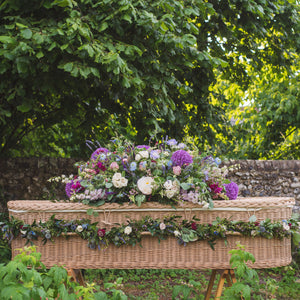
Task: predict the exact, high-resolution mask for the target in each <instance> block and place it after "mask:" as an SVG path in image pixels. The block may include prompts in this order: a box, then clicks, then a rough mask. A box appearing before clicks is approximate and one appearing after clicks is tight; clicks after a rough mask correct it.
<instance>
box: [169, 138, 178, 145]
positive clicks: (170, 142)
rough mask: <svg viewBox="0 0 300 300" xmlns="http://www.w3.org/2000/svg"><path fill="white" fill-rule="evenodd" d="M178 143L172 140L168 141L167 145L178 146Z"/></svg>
mask: <svg viewBox="0 0 300 300" xmlns="http://www.w3.org/2000/svg"><path fill="white" fill-rule="evenodd" d="M177 143H178V142H177V141H176V140H175V139H171V140H168V141H167V145H169V146H176V145H177Z"/></svg>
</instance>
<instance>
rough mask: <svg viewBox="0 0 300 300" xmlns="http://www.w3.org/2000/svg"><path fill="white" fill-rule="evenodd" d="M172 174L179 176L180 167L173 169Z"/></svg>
mask: <svg viewBox="0 0 300 300" xmlns="http://www.w3.org/2000/svg"><path fill="white" fill-rule="evenodd" d="M173 173H174V174H175V175H180V173H181V167H180V166H175V167H173Z"/></svg>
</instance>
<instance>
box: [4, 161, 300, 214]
mask: <svg viewBox="0 0 300 300" xmlns="http://www.w3.org/2000/svg"><path fill="white" fill-rule="evenodd" d="M76 161H78V159H63V158H16V159H0V201H1V202H2V206H4V205H3V203H4V202H5V200H17V199H18V200H23V199H32V200H34V199H53V197H54V195H56V196H55V197H56V199H65V198H66V196H65V193H64V187H63V186H62V185H59V186H57V188H56V189H55V190H53V189H52V187H51V185H50V184H49V182H47V180H48V179H49V178H50V177H53V176H57V175H61V174H66V175H69V174H74V173H76V168H75V167H74V163H75V162H76ZM233 164H239V165H240V168H239V170H237V171H235V172H234V173H230V175H229V178H230V179H231V180H232V181H235V182H236V183H237V184H238V185H239V188H240V193H239V196H240V197H243V196H244V197H245V196H248V197H249V196H263V197H264V196H289V197H294V198H295V199H296V203H297V204H296V206H295V207H294V211H295V212H299V213H300V161H293V160H289V161H278V160H277V161H257V160H239V161H229V162H227V163H226V165H233Z"/></svg>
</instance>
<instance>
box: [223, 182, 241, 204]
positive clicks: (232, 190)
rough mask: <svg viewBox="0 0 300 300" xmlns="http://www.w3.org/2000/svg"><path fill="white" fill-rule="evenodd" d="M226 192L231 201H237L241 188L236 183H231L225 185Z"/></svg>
mask: <svg viewBox="0 0 300 300" xmlns="http://www.w3.org/2000/svg"><path fill="white" fill-rule="evenodd" d="M224 186H225V190H226V196H227V197H228V198H229V199H230V200H235V199H236V198H237V196H238V193H239V187H238V185H237V184H236V183H235V182H230V183H228V184H224Z"/></svg>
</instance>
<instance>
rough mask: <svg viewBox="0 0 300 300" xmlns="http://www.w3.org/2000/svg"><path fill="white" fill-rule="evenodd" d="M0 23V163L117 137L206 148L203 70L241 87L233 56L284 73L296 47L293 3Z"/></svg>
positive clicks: (193, 1) (164, 6)
mask: <svg viewBox="0 0 300 300" xmlns="http://www.w3.org/2000/svg"><path fill="white" fill-rule="evenodd" d="M0 16H1V18H0V58H1V64H0V76H1V78H0V132H1V136H2V140H1V143H0V144H1V148H0V153H1V155H2V156H20V155H45V154H49V153H51V154H53V155H60V156H64V155H67V156H81V155H83V153H84V150H85V145H84V143H83V141H84V140H86V139H91V140H100V141H105V140H107V139H109V138H110V137H111V136H114V135H115V134H116V133H119V134H123V135H127V136H128V137H132V138H134V139H135V140H136V141H137V142H143V140H144V137H145V136H149V135H151V134H154V133H159V134H164V135H165V134H169V135H170V136H172V137H174V138H180V137H182V136H183V135H184V134H190V135H191V136H193V137H195V138H197V140H198V142H199V143H202V144H203V145H210V146H212V147H215V145H216V137H217V136H218V135H220V134H223V135H224V136H226V132H227V129H226V124H227V121H226V118H225V112H224V111H225V108H226V98H225V97H224V95H222V94H221V95H220V94H217V93H216V92H215V91H210V90H209V87H210V86H211V85H212V84H213V83H214V82H215V73H214V70H215V69H219V70H220V71H221V72H222V74H223V75H224V76H225V78H227V79H228V80H229V81H230V82H236V83H237V84H238V85H239V86H242V87H247V86H248V85H249V82H250V81H249V75H248V73H247V66H246V65H245V64H244V63H241V62H240V61H239V59H238V58H239V57H241V56H243V57H245V58H247V62H248V63H249V64H250V65H251V66H252V68H253V69H259V68H261V66H262V65H263V64H264V63H265V62H267V63H268V64H271V65H275V66H282V67H283V68H284V69H286V70H287V72H289V67H290V65H291V64H292V59H291V58H290V57H289V55H288V51H289V49H296V50H298V49H299V40H300V39H299V30H296V29H297V26H298V27H299V14H298V5H297V1H295V0H289V1H282V0H276V1H267V0H256V1H254V0H209V1H204V0H185V1H183V0H177V1H176V0H175V1H174V0H172V1H171V0H164V1H162V0H154V1H143V0H102V1H101V0H100V1H98V0H97V1H96V0H76V1H75V0H44V1H37V0H35V1H33V0H31V1H29V0H24V1H18V0H6V1H1V4H0ZM232 53H235V54H236V55H230V54H232ZM210 95H211V97H210ZM212 96H213V97H214V99H217V101H213V100H212V99H213V98H212Z"/></svg>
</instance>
